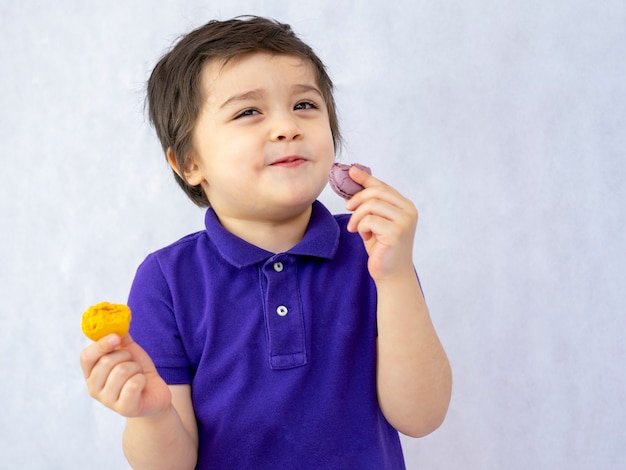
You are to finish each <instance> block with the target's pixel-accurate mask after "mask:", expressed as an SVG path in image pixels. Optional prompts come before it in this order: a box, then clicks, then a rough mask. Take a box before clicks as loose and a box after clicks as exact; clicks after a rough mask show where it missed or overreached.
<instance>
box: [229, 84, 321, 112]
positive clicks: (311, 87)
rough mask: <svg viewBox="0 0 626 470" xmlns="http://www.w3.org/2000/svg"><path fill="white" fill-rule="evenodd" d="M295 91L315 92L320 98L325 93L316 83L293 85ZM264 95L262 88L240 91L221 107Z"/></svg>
mask: <svg viewBox="0 0 626 470" xmlns="http://www.w3.org/2000/svg"><path fill="white" fill-rule="evenodd" d="M292 90H293V93H296V94H298V93H306V92H310V91H312V92H314V93H316V94H317V95H319V97H320V98H322V99H324V95H322V92H321V91H320V90H319V88H318V87H316V86H314V85H309V84H297V85H294V86H293V87H292ZM262 95H263V90H261V89H255V90H250V91H247V92H245V93H240V94H236V95H233V96H231V97H229V98H228V99H226V100H225V101H224V102H223V103H222V104H221V105H220V106H219V109H223V108H225V107H227V106H229V105H232V104H233V103H237V102H239V101H247V100H255V99H259V98H261V96H262Z"/></svg>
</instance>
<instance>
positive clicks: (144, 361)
mask: <svg viewBox="0 0 626 470" xmlns="http://www.w3.org/2000/svg"><path fill="white" fill-rule="evenodd" d="M122 346H123V347H124V348H125V349H127V350H128V351H130V353H131V354H132V356H133V360H135V361H136V362H137V363H138V364H139V365H141V367H142V369H143V370H144V371H145V372H148V371H150V372H152V371H156V368H155V366H154V362H152V359H151V358H150V356H149V355H148V353H147V352H146V351H145V350H144V349H143V348H142V347H141V346H140V345H139V344H137V343H136V342H135V340H134V339H133V338H132V336H131V335H130V334H127V335H126V336H124V338H122Z"/></svg>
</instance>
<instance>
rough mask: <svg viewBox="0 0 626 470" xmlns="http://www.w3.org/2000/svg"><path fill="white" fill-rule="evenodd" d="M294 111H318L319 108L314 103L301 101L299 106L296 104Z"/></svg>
mask: <svg viewBox="0 0 626 470" xmlns="http://www.w3.org/2000/svg"><path fill="white" fill-rule="evenodd" d="M293 109H295V110H299V109H318V106H317V105H316V104H315V103H313V101H300V102H299V103H298V104H296V105H295V106H294V107H293Z"/></svg>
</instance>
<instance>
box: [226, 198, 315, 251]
mask: <svg viewBox="0 0 626 470" xmlns="http://www.w3.org/2000/svg"><path fill="white" fill-rule="evenodd" d="M311 211H312V207H311V206H309V207H308V208H307V209H306V210H305V211H303V212H302V213H299V214H297V215H295V216H293V217H288V218H284V219H279V220H244V219H240V218H237V217H229V216H223V215H221V214H219V213H217V212H216V213H217V216H218V218H219V220H220V223H221V224H222V226H223V227H224V228H225V229H226V230H228V231H229V232H231V233H232V234H234V235H237V236H238V237H239V238H241V239H242V240H245V241H247V242H248V243H251V244H253V245H255V246H258V247H259V248H263V249H264V250H266V251H269V252H271V253H282V252H285V251H287V250H289V249H290V248H293V247H294V246H295V245H297V244H298V243H299V242H300V241H301V240H302V238H303V237H304V233H305V232H306V228H307V226H308V224H309V219H310V218H311Z"/></svg>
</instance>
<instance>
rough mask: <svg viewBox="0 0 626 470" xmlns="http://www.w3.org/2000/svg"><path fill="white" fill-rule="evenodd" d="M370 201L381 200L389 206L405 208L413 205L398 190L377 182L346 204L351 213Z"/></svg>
mask: <svg viewBox="0 0 626 470" xmlns="http://www.w3.org/2000/svg"><path fill="white" fill-rule="evenodd" d="M370 199H380V200H381V201H385V202H387V203H388V204H391V205H394V206H397V207H400V208H404V207H408V206H409V205H410V204H411V201H410V200H408V199H407V198H405V197H404V196H403V195H402V194H400V193H399V192H398V191H397V190H395V189H394V188H392V187H391V186H389V185H388V184H386V183H383V182H382V181H380V180H377V181H376V182H374V183H373V184H371V185H369V186H368V187H366V188H365V189H363V190H362V191H359V192H358V193H356V194H355V195H354V196H352V197H351V198H350V199H349V200H348V201H347V202H346V209H348V210H349V211H354V210H356V208H357V207H359V206H360V205H361V204H363V203H364V202H365V201H368V200H370Z"/></svg>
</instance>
